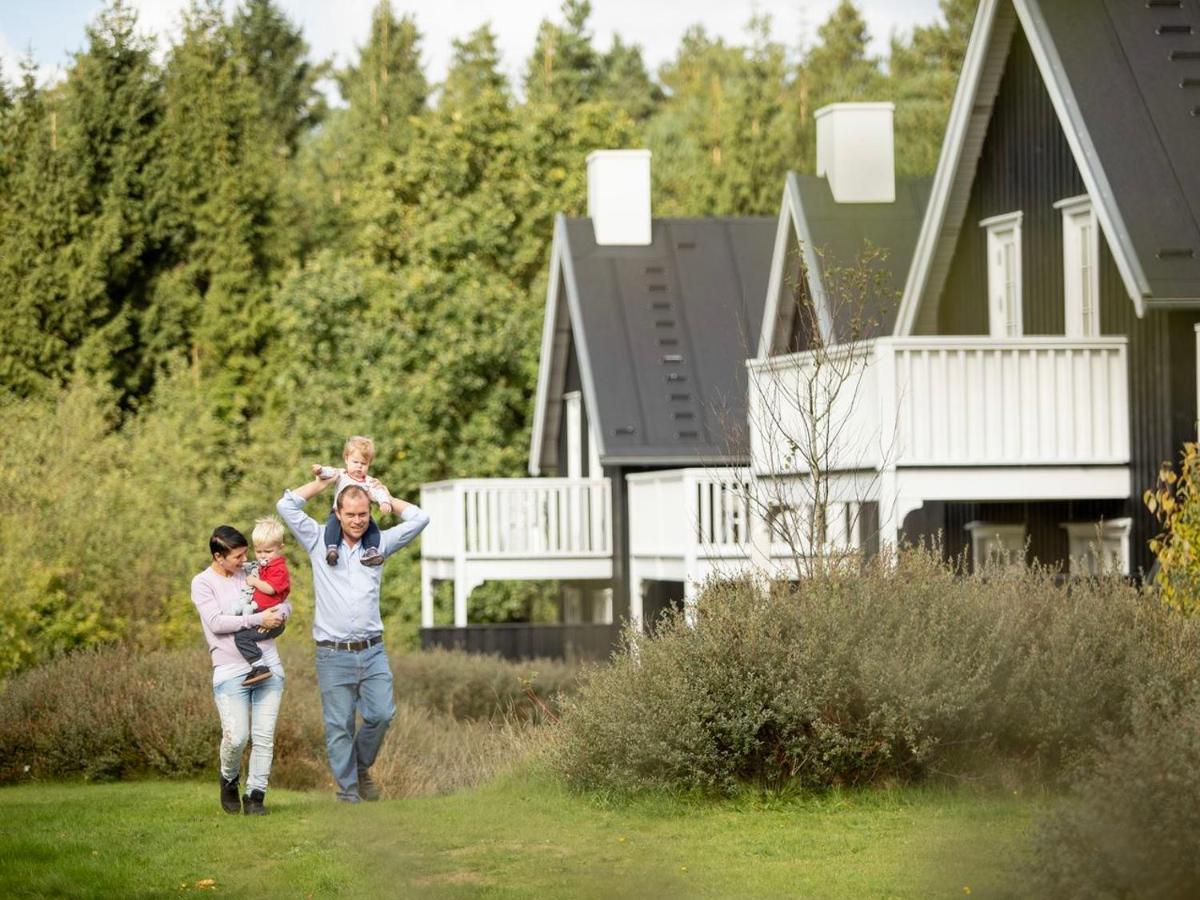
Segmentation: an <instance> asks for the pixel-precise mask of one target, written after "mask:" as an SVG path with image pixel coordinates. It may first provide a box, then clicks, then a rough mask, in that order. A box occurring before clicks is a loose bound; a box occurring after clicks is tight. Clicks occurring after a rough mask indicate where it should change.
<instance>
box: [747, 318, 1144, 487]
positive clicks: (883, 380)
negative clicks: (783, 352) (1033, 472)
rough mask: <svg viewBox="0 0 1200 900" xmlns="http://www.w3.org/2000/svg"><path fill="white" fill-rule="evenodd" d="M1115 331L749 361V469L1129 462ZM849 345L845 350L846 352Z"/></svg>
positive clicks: (1124, 375) (913, 341)
mask: <svg viewBox="0 0 1200 900" xmlns="http://www.w3.org/2000/svg"><path fill="white" fill-rule="evenodd" d="M1126 344H1127V341H1126V339H1125V338H1124V337H1111V338H1109V337H1106V338H1063V337H1024V338H1011V339H996V338H988V337H946V336H935V337H920V338H882V339H879V340H876V341H872V342H868V343H864V344H862V345H860V346H858V347H856V348H854V349H853V350H849V349H845V350H841V351H839V352H840V353H841V355H840V356H837V357H834V359H833V362H832V364H830V363H822V362H821V361H819V358H818V357H816V356H814V354H813V353H796V354H789V355H787V356H779V357H772V358H770V359H766V360H751V361H750V363H749V367H750V397H749V401H750V405H749V410H750V422H749V425H750V432H751V453H752V458H753V466H754V470H755V472H756V474H761V475H790V474H804V473H807V472H808V471H809V468H810V466H809V465H808V464H807V462H808V461H807V460H806V459H805V458H804V453H803V452H801V453H797V451H796V446H797V445H801V446H807V447H812V446H816V447H818V455H819V456H820V457H821V462H822V463H823V464H824V466H825V468H826V469H827V470H830V471H852V470H863V469H875V470H880V469H883V468H886V467H905V466H910V467H918V466H925V467H978V466H992V467H995V466H1053V465H1075V466H1089V465H1120V464H1125V463H1128V461H1129V414H1128V409H1129V406H1128V404H1129V399H1128V398H1129V386H1128V365H1127V361H1126ZM851 354H854V356H853V357H851Z"/></svg>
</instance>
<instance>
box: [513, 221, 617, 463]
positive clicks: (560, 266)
mask: <svg viewBox="0 0 1200 900" xmlns="http://www.w3.org/2000/svg"><path fill="white" fill-rule="evenodd" d="M560 283H561V284H563V285H565V287H566V291H567V296H566V301H567V302H566V306H567V316H568V318H569V320H570V327H571V337H572V340H573V342H574V346H575V357H576V359H578V361H579V380H580V382H581V383H582V385H583V402H584V405H585V408H586V409H587V416H588V421H589V422H590V423H591V424H592V433H593V435H594V437H595V441H596V450H597V452H598V455H599V456H600V459H601V461H602V462H603V459H604V434H603V429H602V427H601V423H600V414H599V411H598V410H599V407H598V406H597V405H596V388H595V382H594V381H593V379H592V364H591V359H590V358H589V356H588V350H587V342H586V341H585V340H584V336H583V327H582V324H581V323H582V319H581V318H580V305H579V291H578V289H577V288H576V285H575V269H574V267H573V266H572V265H571V252H570V246H569V244H568V239H567V220H566V219H565V218H564V217H563V215H562V213H559V214H558V215H556V216H555V217H554V238H553V240H552V242H551V244H550V283H549V284H548V285H547V286H546V314H545V319H544V320H543V322H542V348H541V352H540V354H539V360H538V380H537V393H536V394H535V396H534V401H533V428H532V429H531V432H530V436H529V474H530V475H533V476H534V477H536V476H538V475H541V474H542V462H541V460H542V443H543V441H544V440H545V436H546V409H547V405H548V404H549V403H550V376H551V373H552V371H553V368H554V335H555V332H556V331H557V329H558V322H557V321H556V319H557V316H558V305H559V296H558V286H559V284H560Z"/></svg>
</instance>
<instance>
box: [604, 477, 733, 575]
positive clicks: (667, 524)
mask: <svg viewBox="0 0 1200 900" xmlns="http://www.w3.org/2000/svg"><path fill="white" fill-rule="evenodd" d="M625 483H626V484H627V485H628V491H629V552H630V555H631V556H639V555H640V556H653V557H673V556H706V555H708V556H728V555H737V554H744V553H745V552H746V550H745V548H746V547H747V546H748V545H749V543H750V521H751V499H750V473H749V471H748V470H746V469H735V468H719V469H670V470H667V471H662V472H640V473H638V474H635V475H627V476H626V477H625Z"/></svg>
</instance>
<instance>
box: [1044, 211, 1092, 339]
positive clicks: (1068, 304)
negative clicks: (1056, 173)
mask: <svg viewBox="0 0 1200 900" xmlns="http://www.w3.org/2000/svg"><path fill="white" fill-rule="evenodd" d="M1054 208H1055V209H1057V210H1060V211H1061V212H1062V236H1063V303H1064V304H1065V314H1066V315H1065V319H1066V329H1065V331H1066V335H1067V337H1099V336H1100V265H1099V262H1100V226H1099V223H1098V222H1097V221H1096V210H1095V209H1094V208H1093V207H1092V201H1091V198H1090V197H1088V196H1087V194H1083V195H1081V196H1078V197H1067V198H1066V199H1065V200H1059V201H1058V202H1057V203H1055V204H1054Z"/></svg>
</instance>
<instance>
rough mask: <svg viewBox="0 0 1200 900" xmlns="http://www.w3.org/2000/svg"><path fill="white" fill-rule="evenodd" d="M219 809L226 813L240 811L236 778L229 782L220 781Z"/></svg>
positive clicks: (240, 801)
mask: <svg viewBox="0 0 1200 900" xmlns="http://www.w3.org/2000/svg"><path fill="white" fill-rule="evenodd" d="M221 809H223V810H225V812H227V813H240V812H241V811H242V800H241V798H240V797H238V780H237V779H236V778H233V779H231V780H229V781H226V780H225V779H224V778H222V779H221Z"/></svg>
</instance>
